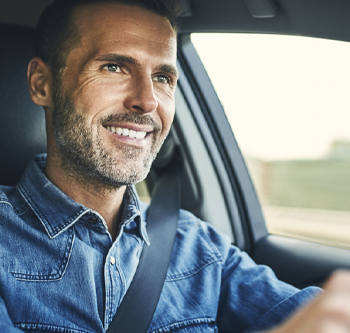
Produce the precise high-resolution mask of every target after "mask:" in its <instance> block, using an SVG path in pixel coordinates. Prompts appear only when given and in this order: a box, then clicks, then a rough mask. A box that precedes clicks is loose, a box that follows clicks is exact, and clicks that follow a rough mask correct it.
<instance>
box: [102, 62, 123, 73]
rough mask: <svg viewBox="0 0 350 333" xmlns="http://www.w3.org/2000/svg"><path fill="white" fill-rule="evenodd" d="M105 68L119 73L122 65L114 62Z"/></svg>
mask: <svg viewBox="0 0 350 333" xmlns="http://www.w3.org/2000/svg"><path fill="white" fill-rule="evenodd" d="M103 68H104V69H105V70H107V71H109V72H113V73H117V72H121V69H120V66H118V65H114V64H108V65H105V66H103Z"/></svg>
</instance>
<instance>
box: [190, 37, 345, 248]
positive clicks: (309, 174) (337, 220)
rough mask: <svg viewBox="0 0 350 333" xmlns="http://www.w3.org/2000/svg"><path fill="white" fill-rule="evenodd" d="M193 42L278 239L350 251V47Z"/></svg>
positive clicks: (254, 40) (309, 41)
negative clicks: (283, 238)
mask: <svg viewBox="0 0 350 333" xmlns="http://www.w3.org/2000/svg"><path fill="white" fill-rule="evenodd" d="M191 39H192V42H193V44H194V46H195V48H196V49H197V52H198V54H199V56H200V57H201V60H202V62H203V64H204V66H205V67H206V70H207V72H208V74H209V76H210V78H211V81H212V83H213V85H214V88H215V90H216V92H217V94H218V97H219V98H220V100H221V102H222V104H223V107H224V109H225V112H226V114H227V118H228V120H229V122H230V124H231V127H232V130H233V133H234V134H235V137H236V139H237V142H238V145H239V146H240V148H241V151H242V153H243V155H244V158H245V161H246V164H247V167H248V169H249V172H250V174H251V177H252V180H253V182H254V185H255V188H256V191H257V194H258V196H259V199H260V202H261V204H262V208H263V212H264V215H265V219H266V223H267V227H268V230H269V232H270V233H272V234H278V235H284V236H291V237H296V238H300V239H306V240H311V241H316V242H321V243H325V244H329V245H334V246H339V247H347V248H350V99H349V90H350V61H349V59H350V45H349V43H345V42H337V41H330V40H321V39H313V38H305V37H292V36H273V35H253V34H251V35H248V34H193V35H192V36H191ZM208 45H210V47H208Z"/></svg>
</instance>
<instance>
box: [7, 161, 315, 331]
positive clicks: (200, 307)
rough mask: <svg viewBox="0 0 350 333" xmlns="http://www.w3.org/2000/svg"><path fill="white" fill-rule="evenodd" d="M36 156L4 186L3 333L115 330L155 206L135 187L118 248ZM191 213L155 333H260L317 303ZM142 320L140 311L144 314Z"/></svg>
mask: <svg viewBox="0 0 350 333" xmlns="http://www.w3.org/2000/svg"><path fill="white" fill-rule="evenodd" d="M44 166H45V155H39V156H36V158H35V160H33V161H32V162H31V163H30V164H29V165H28V167H27V169H26V171H25V173H24V175H23V177H22V179H21V181H20V182H19V184H18V185H17V186H14V187H5V186H2V187H1V188H0V189H1V190H0V332H2V333H7V332H11V333H12V332H20V331H25V332H61V333H87V332H89V333H92V332H94V333H96V332H104V331H105V329H107V328H108V325H109V324H110V322H111V320H112V318H113V315H114V314H115V312H116V311H117V309H118V306H119V304H120V302H121V301H122V299H123V297H124V295H125V293H126V291H127V290H128V287H129V285H130V283H131V280H132V278H133V276H134V273H135V270H136V267H137V265H138V262H139V257H140V254H141V250H142V247H143V246H147V245H146V244H148V238H147V231H146V222H147V205H145V204H143V203H141V202H139V200H138V197H137V194H136V192H135V190H134V188H133V187H129V188H128V189H127V191H126V193H125V197H124V201H123V213H122V223H121V227H120V233H119V235H118V237H117V239H116V240H115V241H114V242H112V239H111V236H110V234H109V233H108V230H107V226H106V223H105V221H104V220H103V218H102V217H101V215H100V214H99V213H98V212H95V211H92V210H91V209H89V208H86V207H84V206H82V205H80V204H78V203H76V202H75V201H73V200H72V199H70V198H69V197H68V196H67V195H65V194H64V193H63V192H61V191H60V190H59V189H58V188H57V187H55V186H54V185H53V184H52V183H51V182H50V181H49V180H48V179H47V178H46V177H45V175H44V173H43V172H42V170H43V168H44ZM315 291H316V289H312V288H308V289H304V290H302V291H299V290H298V289H296V288H294V287H292V286H289V285H287V284H285V283H282V282H280V281H278V280H277V279H276V278H275V275H274V274H273V272H272V271H271V270H270V269H269V268H267V267H265V266H257V265H256V264H255V263H254V262H253V261H252V260H251V259H250V258H249V257H248V256H247V254H245V253H243V252H241V251H240V250H239V249H237V248H236V247H234V246H232V245H231V244H230V240H229V238H228V237H226V236H224V235H221V234H219V233H218V232H216V231H215V230H214V229H213V228H212V227H211V226H210V225H209V224H206V223H204V222H202V221H200V220H199V219H197V218H196V217H195V216H193V215H192V214H190V213H188V212H186V211H181V213H180V220H179V226H178V231H177V237H176V243H175V248H174V252H173V256H172V259H171V264H170V267H169V269H168V274H167V277H166V281H165V285H164V288H163V291H162V294H161V297H160V301H159V303H158V306H157V310H156V312H155V314H154V317H153V320H152V323H151V325H150V327H149V330H148V332H154V333H155V332H157V333H163V332H182V333H185V332H186V333H195V332H254V331H258V330H264V329H267V328H270V327H271V326H274V325H276V324H277V323H279V322H280V321H281V320H283V319H284V318H285V317H286V316H289V315H290V314H291V313H292V312H293V311H295V309H296V308H297V307H299V306H300V305H301V304H303V303H304V302H305V301H306V300H307V299H309V298H310V297H311V296H312V295H313V294H314V293H315ZM135 320H137V313H135Z"/></svg>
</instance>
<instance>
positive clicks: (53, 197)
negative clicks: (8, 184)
mask: <svg viewBox="0 0 350 333" xmlns="http://www.w3.org/2000/svg"><path fill="white" fill-rule="evenodd" d="M45 164H46V154H40V155H36V156H35V157H34V158H33V159H32V160H31V161H30V162H29V164H28V166H27V168H26V170H25V172H24V174H23V175H22V178H21V180H20V182H19V183H18V190H19V191H20V193H21V194H22V196H23V198H24V199H25V200H26V202H27V203H28V205H29V206H30V207H31V208H32V210H33V211H34V213H35V214H36V216H37V217H38V219H39V220H40V221H41V223H42V224H43V226H44V228H45V230H46V232H47V234H48V236H49V237H50V238H55V237H57V236H58V235H59V234H61V233H62V232H64V231H65V230H67V229H68V228H69V227H70V226H72V225H73V224H74V223H75V222H76V221H78V220H79V219H80V218H81V217H82V216H84V215H85V214H87V213H90V212H94V211H92V210H91V209H89V208H87V207H84V206H83V205H81V204H79V203H77V202H75V201H74V200H73V199H71V198H70V197H69V196H67V195H66V194H65V193H63V192H62V191H61V190H60V189H59V188H58V187H56V186H55V185H54V184H52V183H51V182H50V180H49V179H48V178H47V177H46V176H45V174H44V173H43V170H44V168H45ZM122 212H123V213H122V220H121V221H122V222H121V223H122V224H124V225H127V224H128V223H130V222H131V221H133V220H135V222H136V223H137V224H138V227H139V232H140V236H141V238H142V239H143V240H144V241H145V242H146V243H147V244H148V243H149V241H148V235H147V231H146V222H145V219H144V214H142V213H141V211H140V203H139V198H138V195H137V193H136V190H135V187H134V186H128V187H127V190H126V191H125V194H124V199H123V204H122ZM94 213H96V212H94ZM98 215H99V214H98Z"/></svg>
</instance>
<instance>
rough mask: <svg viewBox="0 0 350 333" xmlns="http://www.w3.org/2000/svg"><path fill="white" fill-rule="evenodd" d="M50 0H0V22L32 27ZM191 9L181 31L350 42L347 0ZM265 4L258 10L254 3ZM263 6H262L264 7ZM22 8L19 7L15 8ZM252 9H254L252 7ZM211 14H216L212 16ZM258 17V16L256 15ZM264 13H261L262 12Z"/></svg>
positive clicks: (202, 3) (193, 1)
mask: <svg viewBox="0 0 350 333" xmlns="http://www.w3.org/2000/svg"><path fill="white" fill-rule="evenodd" d="M51 2H52V0H31V1H28V0H16V1H13V0H2V4H1V6H2V9H1V11H0V22H3V23H12V24H19V25H25V26H30V27H34V26H35V23H36V21H37V19H38V17H39V15H40V13H41V12H42V11H43V9H44V8H45V7H46V6H47V4H49V3H51ZM183 2H185V3H186V4H187V5H188V6H190V10H186V12H185V15H184V16H185V17H183V18H182V23H181V29H180V33H193V32H198V33H203V32H223V33H226V32H238V33H268V34H286V35H300V36H310V37H320V38H329V39H338V40H343V41H350V29H348V24H349V17H350V1H348V0H293V1H290V0H235V1H232V0H230V1H228V0H186V1H185V0H183ZM258 2H260V3H265V5H262V7H261V8H260V9H259V8H258V6H257V3H258ZM252 3H253V7H254V4H255V7H254V8H255V9H257V8H258V10H260V11H264V8H265V10H266V8H267V7H268V6H269V4H270V5H271V4H272V5H271V6H274V8H275V15H272V16H273V17H265V18H256V17H254V16H253V15H255V14H254V10H252V7H251V6H252V5H251V4H252ZM264 6H265V7H264ZM19 8H20V9H21V10H18V9H19ZM254 8H253V9H254ZM213 13H214V14H215V15H213ZM255 16H259V15H255ZM262 16H263V15H262Z"/></svg>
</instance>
